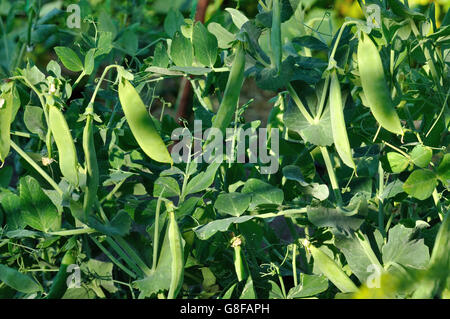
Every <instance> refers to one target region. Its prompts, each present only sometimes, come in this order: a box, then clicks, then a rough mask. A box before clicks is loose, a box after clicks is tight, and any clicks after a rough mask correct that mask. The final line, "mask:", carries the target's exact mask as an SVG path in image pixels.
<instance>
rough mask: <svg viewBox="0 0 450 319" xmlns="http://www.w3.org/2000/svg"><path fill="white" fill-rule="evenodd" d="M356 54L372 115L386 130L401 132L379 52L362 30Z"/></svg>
mask: <svg viewBox="0 0 450 319" xmlns="http://www.w3.org/2000/svg"><path fill="white" fill-rule="evenodd" d="M357 56H358V69H359V75H360V77H361V84H362V88H363V91H364V95H365V97H366V101H367V103H368V104H369V107H370V110H371V111H372V114H373V116H374V117H375V119H376V120H377V121H378V123H380V125H381V126H382V127H383V128H385V129H386V130H388V131H390V132H392V133H395V134H403V131H402V126H401V123H400V118H399V117H398V114H397V112H396V111H395V108H394V103H393V101H392V98H391V94H390V92H389V89H388V87H387V84H386V79H385V76H384V71H383V64H382V62H381V57H380V54H379V52H378V50H377V47H376V46H375V44H374V43H373V42H372V40H371V39H370V38H369V36H368V35H367V34H365V33H364V32H362V33H361V38H360V40H359V43H358V53H357Z"/></svg>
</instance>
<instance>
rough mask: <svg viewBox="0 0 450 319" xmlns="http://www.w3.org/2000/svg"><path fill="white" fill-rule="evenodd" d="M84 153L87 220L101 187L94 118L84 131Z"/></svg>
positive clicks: (89, 116) (89, 110) (89, 121)
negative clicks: (99, 186)
mask: <svg viewBox="0 0 450 319" xmlns="http://www.w3.org/2000/svg"><path fill="white" fill-rule="evenodd" d="M93 111H94V110H93V107H92V106H90V107H88V108H87V113H90V112H93ZM83 151H84V157H85V161H86V175H87V176H86V190H85V194H84V203H83V211H84V214H85V216H84V217H85V218H86V220H87V218H88V216H89V215H90V213H91V211H92V206H93V205H94V204H95V202H96V200H97V190H98V185H99V172H98V163H97V155H96V152H95V144H94V123H93V116H92V115H91V114H88V115H87V119H86V125H85V127H84V130H83Z"/></svg>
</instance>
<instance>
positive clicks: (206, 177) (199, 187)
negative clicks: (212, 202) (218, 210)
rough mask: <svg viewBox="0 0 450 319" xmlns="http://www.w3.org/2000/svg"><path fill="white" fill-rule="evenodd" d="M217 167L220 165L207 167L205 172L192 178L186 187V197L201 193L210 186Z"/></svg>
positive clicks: (215, 164) (214, 164)
mask: <svg viewBox="0 0 450 319" xmlns="http://www.w3.org/2000/svg"><path fill="white" fill-rule="evenodd" d="M219 167H220V163H213V164H211V165H209V166H208V168H207V169H206V171H204V172H200V173H199V174H198V175H196V176H195V177H194V178H192V179H191V180H190V181H189V182H188V184H187V186H186V195H189V194H194V193H198V192H201V191H203V190H205V189H207V188H208V187H209V186H211V184H212V183H213V182H214V178H215V176H216V172H217V169H218V168H219Z"/></svg>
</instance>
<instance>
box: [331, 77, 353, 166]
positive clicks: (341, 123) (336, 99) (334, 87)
mask: <svg viewBox="0 0 450 319" xmlns="http://www.w3.org/2000/svg"><path fill="white" fill-rule="evenodd" d="M330 115H331V118H332V121H331V130H332V132H333V140H334V146H335V147H336V150H337V152H338V154H339V156H340V157H341V159H342V161H343V162H344V164H345V165H347V166H348V167H351V168H353V169H356V165H355V162H354V161H353V157H352V150H351V148H350V142H349V141H348V135H347V129H346V128H345V118H344V108H343V104H342V94H341V86H340V84H339V79H338V76H337V74H336V70H333V71H332V73H331V86H330Z"/></svg>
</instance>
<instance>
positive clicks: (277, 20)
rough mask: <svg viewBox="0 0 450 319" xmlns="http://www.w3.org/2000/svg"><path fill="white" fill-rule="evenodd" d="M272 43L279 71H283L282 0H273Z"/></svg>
mask: <svg viewBox="0 0 450 319" xmlns="http://www.w3.org/2000/svg"><path fill="white" fill-rule="evenodd" d="M270 44H271V47H272V54H273V59H274V62H275V66H276V68H277V70H278V73H280V71H281V61H282V57H283V56H282V54H283V51H282V48H283V47H282V45H281V9H280V0H273V1H272V28H271V30H270Z"/></svg>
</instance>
